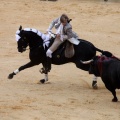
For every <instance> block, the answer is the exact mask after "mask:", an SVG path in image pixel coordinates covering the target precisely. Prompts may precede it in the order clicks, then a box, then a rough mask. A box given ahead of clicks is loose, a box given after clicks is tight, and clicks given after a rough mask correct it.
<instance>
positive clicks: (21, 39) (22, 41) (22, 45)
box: [16, 26, 28, 53]
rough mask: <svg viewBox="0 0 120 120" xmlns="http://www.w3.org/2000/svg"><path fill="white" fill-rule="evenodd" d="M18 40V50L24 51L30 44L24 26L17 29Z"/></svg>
mask: <svg viewBox="0 0 120 120" xmlns="http://www.w3.org/2000/svg"><path fill="white" fill-rule="evenodd" d="M16 41H17V45H18V47H17V48H18V52H21V53H22V52H24V51H25V50H26V47H27V46H28V40H27V38H26V35H25V34H24V30H22V26H20V27H19V30H17V31H16Z"/></svg>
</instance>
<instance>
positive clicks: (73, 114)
mask: <svg viewBox="0 0 120 120" xmlns="http://www.w3.org/2000/svg"><path fill="white" fill-rule="evenodd" d="M62 13H67V14H68V15H69V16H70V18H72V19H73V20H72V22H71V24H72V26H73V29H74V31H76V32H77V33H78V34H79V36H80V37H81V38H83V39H86V40H88V41H90V42H92V43H93V44H94V45H95V46H96V47H98V48H100V49H103V50H109V51H111V52H112V53H114V55H116V56H118V57H120V3H112V2H107V3H104V2H102V1H101V2H89V1H82V0H58V1H57V2H50V1H40V0H0V63H1V66H0V120H120V91H119V90H117V96H118V99H119V101H118V102H117V103H113V102H111V99H112V94H111V93H110V92H109V91H108V90H107V89H106V88H105V87H104V84H103V83H102V81H101V79H100V78H99V79H98V86H99V89H98V90H93V89H92V87H91V83H92V78H93V76H92V75H89V74H88V73H87V72H85V71H82V70H80V69H77V68H76V67H75V65H74V64H72V63H69V64H65V65H62V66H56V65H53V66H52V71H51V72H50V73H49V82H48V83H46V84H39V80H40V79H42V78H43V77H44V76H43V75H42V74H40V73H39V69H40V68H41V67H42V65H39V66H35V67H33V68H30V69H26V70H24V71H22V72H21V73H19V74H18V75H16V76H15V77H14V78H13V79H12V80H8V79H7V76H8V74H9V73H11V72H13V71H14V70H15V69H17V68H18V67H20V66H21V65H23V64H25V63H27V62H28V61H29V59H28V52H29V51H26V52H24V53H22V54H20V53H18V52H17V49H16V48H17V45H16V41H15V32H16V30H17V29H18V28H19V26H20V25H22V26H23V28H26V27H31V28H36V29H38V30H40V31H42V32H45V31H46V29H47V28H48V26H49V23H50V22H51V21H52V20H53V19H54V18H56V17H58V16H59V15H61V14H62Z"/></svg>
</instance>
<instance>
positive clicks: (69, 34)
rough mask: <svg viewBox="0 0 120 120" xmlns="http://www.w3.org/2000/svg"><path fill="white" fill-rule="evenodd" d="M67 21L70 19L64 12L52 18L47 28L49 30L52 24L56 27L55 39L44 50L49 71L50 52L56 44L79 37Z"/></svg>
mask: <svg viewBox="0 0 120 120" xmlns="http://www.w3.org/2000/svg"><path fill="white" fill-rule="evenodd" d="M69 22H70V19H69V18H68V16H67V15H66V14H62V15H61V16H60V17H59V18H57V19H55V20H53V22H52V23H51V24H50V26H49V28H48V30H47V31H51V29H52V28H53V27H54V26H55V28H56V29H57V32H56V38H55V41H54V42H53V44H52V45H51V47H50V48H49V49H48V50H47V52H46V56H47V64H48V71H50V69H51V58H52V53H53V52H54V51H55V50H56V49H57V48H58V46H59V45H60V44H61V43H63V42H64V41H65V40H68V41H74V40H76V39H79V37H78V36H77V34H76V33H75V32H73V31H72V26H71V24H70V23H69ZM77 44H78V43H77Z"/></svg>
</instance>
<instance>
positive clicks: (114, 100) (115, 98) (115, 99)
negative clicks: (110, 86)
mask: <svg viewBox="0 0 120 120" xmlns="http://www.w3.org/2000/svg"><path fill="white" fill-rule="evenodd" d="M111 92H112V94H113V96H114V98H113V99H112V102H117V101H118V98H117V96H116V91H115V90H112V91H111Z"/></svg>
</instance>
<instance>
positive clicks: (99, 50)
mask: <svg viewBox="0 0 120 120" xmlns="http://www.w3.org/2000/svg"><path fill="white" fill-rule="evenodd" d="M95 50H96V51H98V52H100V53H102V55H105V56H107V57H112V56H113V55H112V53H111V52H109V51H104V50H101V49H99V48H96V47H95Z"/></svg>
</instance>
